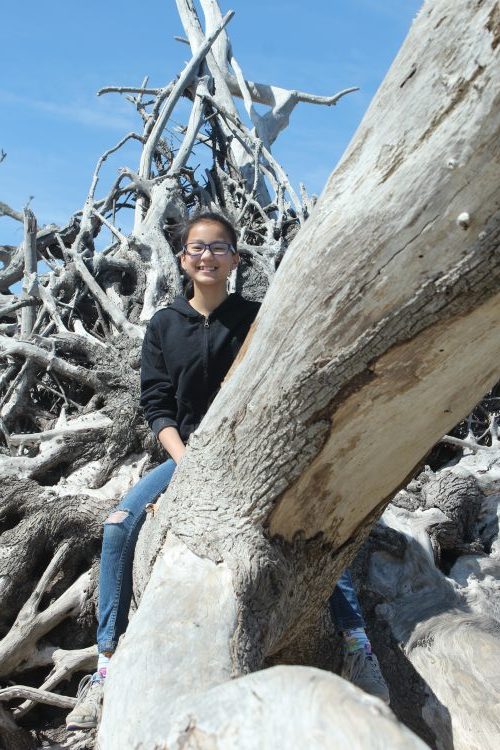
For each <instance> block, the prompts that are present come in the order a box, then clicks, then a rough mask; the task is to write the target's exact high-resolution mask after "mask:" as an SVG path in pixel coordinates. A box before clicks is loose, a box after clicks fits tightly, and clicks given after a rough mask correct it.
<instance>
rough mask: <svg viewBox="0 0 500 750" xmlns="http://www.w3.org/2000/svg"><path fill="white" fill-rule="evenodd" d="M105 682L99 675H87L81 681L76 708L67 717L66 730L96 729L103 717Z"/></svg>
mask: <svg viewBox="0 0 500 750" xmlns="http://www.w3.org/2000/svg"><path fill="white" fill-rule="evenodd" d="M103 691H104V680H102V679H101V678H100V677H99V675H98V673H97V672H96V674H95V675H91V674H88V675H85V677H84V678H83V679H82V680H80V684H79V685H78V691H77V694H76V700H77V703H76V706H75V707H74V709H73V710H72V711H71V712H70V713H69V714H68V715H67V717H66V729H68V730H70V731H74V730H77V729H92V728H93V727H96V726H97V724H98V722H99V718H100V715H101V706H102V694H103Z"/></svg>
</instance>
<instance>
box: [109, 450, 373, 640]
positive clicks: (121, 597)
mask: <svg viewBox="0 0 500 750" xmlns="http://www.w3.org/2000/svg"><path fill="white" fill-rule="evenodd" d="M174 471H175V463H174V461H172V459H171V458H169V459H168V461H165V463H163V464H160V466H157V467H156V469H153V471H151V472H149V474H147V475H146V476H145V477H142V479H140V480H139V482H137V484H136V485H135V487H132V489H131V490H130V491H129V492H127V494H126V495H125V497H124V498H123V500H122V501H121V503H120V504H119V505H118V506H117V507H116V508H115V510H114V511H113V512H112V513H111V515H110V517H109V518H108V520H107V521H105V523H104V536H103V541H102V554H101V567H100V571H99V624H98V628H97V647H98V649H99V652H100V653H102V652H103V651H114V650H115V649H116V646H117V644H118V639H119V637H120V636H121V635H122V633H124V632H125V629H126V627H127V624H128V612H129V608H130V602H131V600H132V566H133V562H134V551H135V545H136V542H137V537H138V536H139V531H140V530H141V527H142V524H143V523H144V520H145V518H146V511H145V508H146V505H148V503H154V502H155V501H156V500H157V499H158V497H159V496H160V495H161V494H162V492H164V491H165V490H166V488H167V487H168V485H169V483H170V480H171V479H172V475H173V473H174ZM115 514H116V515H115ZM113 517H114V518H113ZM110 519H111V520H110ZM328 604H329V607H330V612H331V614H332V617H333V620H334V623H335V625H336V626H337V628H338V629H339V630H346V629H348V628H357V627H364V622H363V617H362V615H361V608H360V606H359V602H358V599H357V597H356V594H355V592H354V588H353V585H352V580H351V576H350V573H349V571H348V570H345V571H344V573H343V574H342V576H341V577H340V579H339V581H338V583H337V585H336V587H335V589H334V592H333V594H332V595H331V597H330V600H329V602H328Z"/></svg>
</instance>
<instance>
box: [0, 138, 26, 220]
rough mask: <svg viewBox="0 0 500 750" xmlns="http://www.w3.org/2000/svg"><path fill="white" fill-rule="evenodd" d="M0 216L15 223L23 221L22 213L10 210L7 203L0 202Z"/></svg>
mask: <svg viewBox="0 0 500 750" xmlns="http://www.w3.org/2000/svg"><path fill="white" fill-rule="evenodd" d="M2 153H3V152H2ZM2 161H3V159H2ZM0 216H10V218H11V219H15V220H16V221H20V222H22V221H24V217H23V213H22V211H16V210H15V209H14V208H11V207H10V206H9V205H7V203H3V202H2V201H0Z"/></svg>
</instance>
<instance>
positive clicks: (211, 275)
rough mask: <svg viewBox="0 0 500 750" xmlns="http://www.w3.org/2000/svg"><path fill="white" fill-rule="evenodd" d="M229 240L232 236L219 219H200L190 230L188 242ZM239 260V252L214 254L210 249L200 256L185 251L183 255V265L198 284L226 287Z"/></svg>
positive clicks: (194, 282)
mask: <svg viewBox="0 0 500 750" xmlns="http://www.w3.org/2000/svg"><path fill="white" fill-rule="evenodd" d="M217 241H220V242H227V243H231V237H230V236H229V233H228V231H227V229H226V227H225V226H224V225H223V224H220V223H219V222H218V221H211V220H206V219H200V221H197V222H196V224H194V225H193V226H192V227H191V229H190V230H189V234H188V236H187V239H186V244H187V243H189V242H203V243H205V244H206V245H208V244H209V243H210V242H217ZM238 262H239V255H238V253H233V252H230V251H229V252H227V253H226V254H225V255H213V254H212V253H211V252H210V250H208V249H206V250H205V251H204V252H203V254H202V255H201V256H200V257H198V258H193V257H191V256H189V255H188V254H187V253H185V252H183V253H182V255H181V265H182V268H183V269H184V271H185V272H186V273H187V275H188V276H189V278H190V279H191V280H192V281H193V284H194V285H195V287H196V286H207V285H208V286H211V287H217V286H221V287H224V288H225V285H226V280H227V278H228V276H229V274H230V273H231V271H232V270H233V268H236V266H237V265H238Z"/></svg>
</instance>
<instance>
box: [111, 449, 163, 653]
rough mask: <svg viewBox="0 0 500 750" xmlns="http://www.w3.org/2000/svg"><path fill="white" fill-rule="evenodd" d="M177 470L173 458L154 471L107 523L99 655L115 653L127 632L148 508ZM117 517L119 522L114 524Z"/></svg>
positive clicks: (127, 495) (144, 478) (141, 482)
mask: <svg viewBox="0 0 500 750" xmlns="http://www.w3.org/2000/svg"><path fill="white" fill-rule="evenodd" d="M174 471H175V462H174V461H172V459H171V458H169V459H168V461H165V463H163V464H160V466H157V467H156V468H155V469H153V470H152V471H150V472H149V474H146V476H144V477H142V478H141V479H140V480H139V481H138V482H137V484H136V485H135V486H134V487H132V489H131V490H129V492H127V494H126V495H125V497H124V498H123V500H122V501H121V503H120V504H119V505H118V506H117V507H116V508H115V510H114V511H113V512H112V513H111V515H110V516H109V518H108V520H107V521H105V522H104V535H103V540H102V553H101V566H100V570H99V624H98V627H97V648H98V649H99V653H102V652H103V651H114V650H115V649H116V646H117V644H118V639H119V637H120V636H121V635H122V633H124V632H125V629H126V627H127V624H128V611H129V609H130V602H131V601H132V566H133V562H134V551H135V545H136V543H137V537H138V536H139V531H140V530H141V527H142V524H143V523H144V520H145V518H146V510H145V508H146V505H148V503H154V502H155V501H156V500H157V499H158V498H159V496H160V495H161V494H162V492H163V491H164V490H166V488H167V487H168V485H169V483H170V480H171V479H172V475H173V473H174ZM120 511H122V513H120ZM118 513H120V515H118ZM113 517H115V519H116V520H115V521H110V519H112V518H113ZM119 519H120V520H119Z"/></svg>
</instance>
